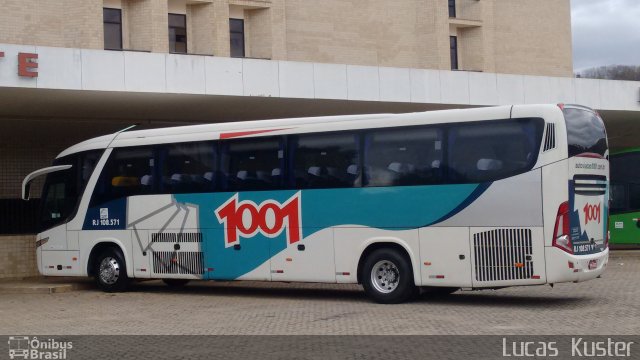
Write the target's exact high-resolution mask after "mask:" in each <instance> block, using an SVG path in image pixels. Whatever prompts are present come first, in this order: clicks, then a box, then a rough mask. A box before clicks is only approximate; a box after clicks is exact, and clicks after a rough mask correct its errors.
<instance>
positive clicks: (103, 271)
mask: <svg viewBox="0 0 640 360" xmlns="http://www.w3.org/2000/svg"><path fill="white" fill-rule="evenodd" d="M98 276H100V281H101V282H102V283H104V284H107V285H113V284H115V283H116V282H117V281H118V278H119V277H120V264H118V261H117V260H116V259H114V258H112V257H106V258H104V259H102V262H101V263H100V274H98Z"/></svg>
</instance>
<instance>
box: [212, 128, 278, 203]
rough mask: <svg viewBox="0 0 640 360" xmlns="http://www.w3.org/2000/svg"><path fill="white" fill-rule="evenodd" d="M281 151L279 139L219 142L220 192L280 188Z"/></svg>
mask: <svg viewBox="0 0 640 360" xmlns="http://www.w3.org/2000/svg"><path fill="white" fill-rule="evenodd" d="M283 155H284V152H283V149H282V144H281V138H255V139H243V140H231V141H226V142H223V143H221V164H220V165H221V166H220V168H221V169H222V176H223V180H224V184H223V189H225V190H228V191H242V190H268V189H278V188H280V187H281V186H282V178H283V174H284V172H283V168H284V166H283V164H284V156H283Z"/></svg>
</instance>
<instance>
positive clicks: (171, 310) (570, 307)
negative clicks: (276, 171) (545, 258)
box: [0, 256, 640, 335]
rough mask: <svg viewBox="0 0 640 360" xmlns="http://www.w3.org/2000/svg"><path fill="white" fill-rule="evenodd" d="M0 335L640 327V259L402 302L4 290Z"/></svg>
mask: <svg viewBox="0 0 640 360" xmlns="http://www.w3.org/2000/svg"><path fill="white" fill-rule="evenodd" d="M0 334H6V335H11V334H60V335H62V334H227V335H237V334H282V335H292V334H297V335H300V334H333V335H337V334H393V335H401V334H469V335H471V334H511V335H514V334H570V335H574V334H584V335H588V334H593V335H604V334H614V335H637V334H640V257H639V256H631V257H621V258H620V257H615V258H613V259H612V260H611V261H610V263H609V268H608V270H607V272H606V273H605V275H604V276H603V278H602V279H597V280H593V281H589V282H584V283H579V284H560V285H557V286H556V287H555V288H553V289H552V288H551V287H549V286H538V287H527V288H511V289H502V290H496V291H493V290H487V291H477V292H475V291H474V292H470V291H469V292H458V293H456V294H453V295H451V296H449V297H446V298H439V299H434V298H429V297H425V296H423V297H421V298H420V299H418V300H417V301H415V302H412V303H408V304H401V305H378V304H374V303H372V302H370V301H369V300H368V299H367V298H366V297H365V296H364V293H363V292H362V290H361V289H360V287H358V286H345V285H318V284H280V283H273V284H269V283H253V282H237V283H214V282H202V283H199V284H194V285H190V286H188V287H186V288H184V289H182V290H179V291H177V290H170V289H168V288H167V287H165V286H164V285H162V283H160V282H157V281H153V282H145V283H141V284H138V285H137V286H136V287H135V288H134V289H133V290H132V291H130V292H127V293H119V294H106V293H102V292H100V291H98V290H96V289H89V290H80V291H73V292H64V293H53V294H0Z"/></svg>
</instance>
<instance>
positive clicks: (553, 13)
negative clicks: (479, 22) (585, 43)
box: [483, 0, 573, 76]
mask: <svg viewBox="0 0 640 360" xmlns="http://www.w3.org/2000/svg"><path fill="white" fill-rule="evenodd" d="M483 2H484V1H483ZM569 19H571V8H570V3H569V1H564V0H561V1H559V0H534V1H530V0H525V1H523V0H518V1H513V0H495V6H494V8H493V21H494V26H495V31H494V34H495V42H494V49H495V71H497V72H502V73H509V74H527V75H542V74H544V75H548V76H572V74H573V63H572V56H573V55H572V46H571V22H570V21H569Z"/></svg>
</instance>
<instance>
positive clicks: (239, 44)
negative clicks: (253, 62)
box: [229, 19, 244, 57]
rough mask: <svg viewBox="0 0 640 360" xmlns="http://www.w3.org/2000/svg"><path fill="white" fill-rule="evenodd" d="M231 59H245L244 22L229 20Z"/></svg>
mask: <svg viewBox="0 0 640 360" xmlns="http://www.w3.org/2000/svg"><path fill="white" fill-rule="evenodd" d="M229 29H230V31H231V33H230V38H231V57H244V20H242V19H229Z"/></svg>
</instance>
